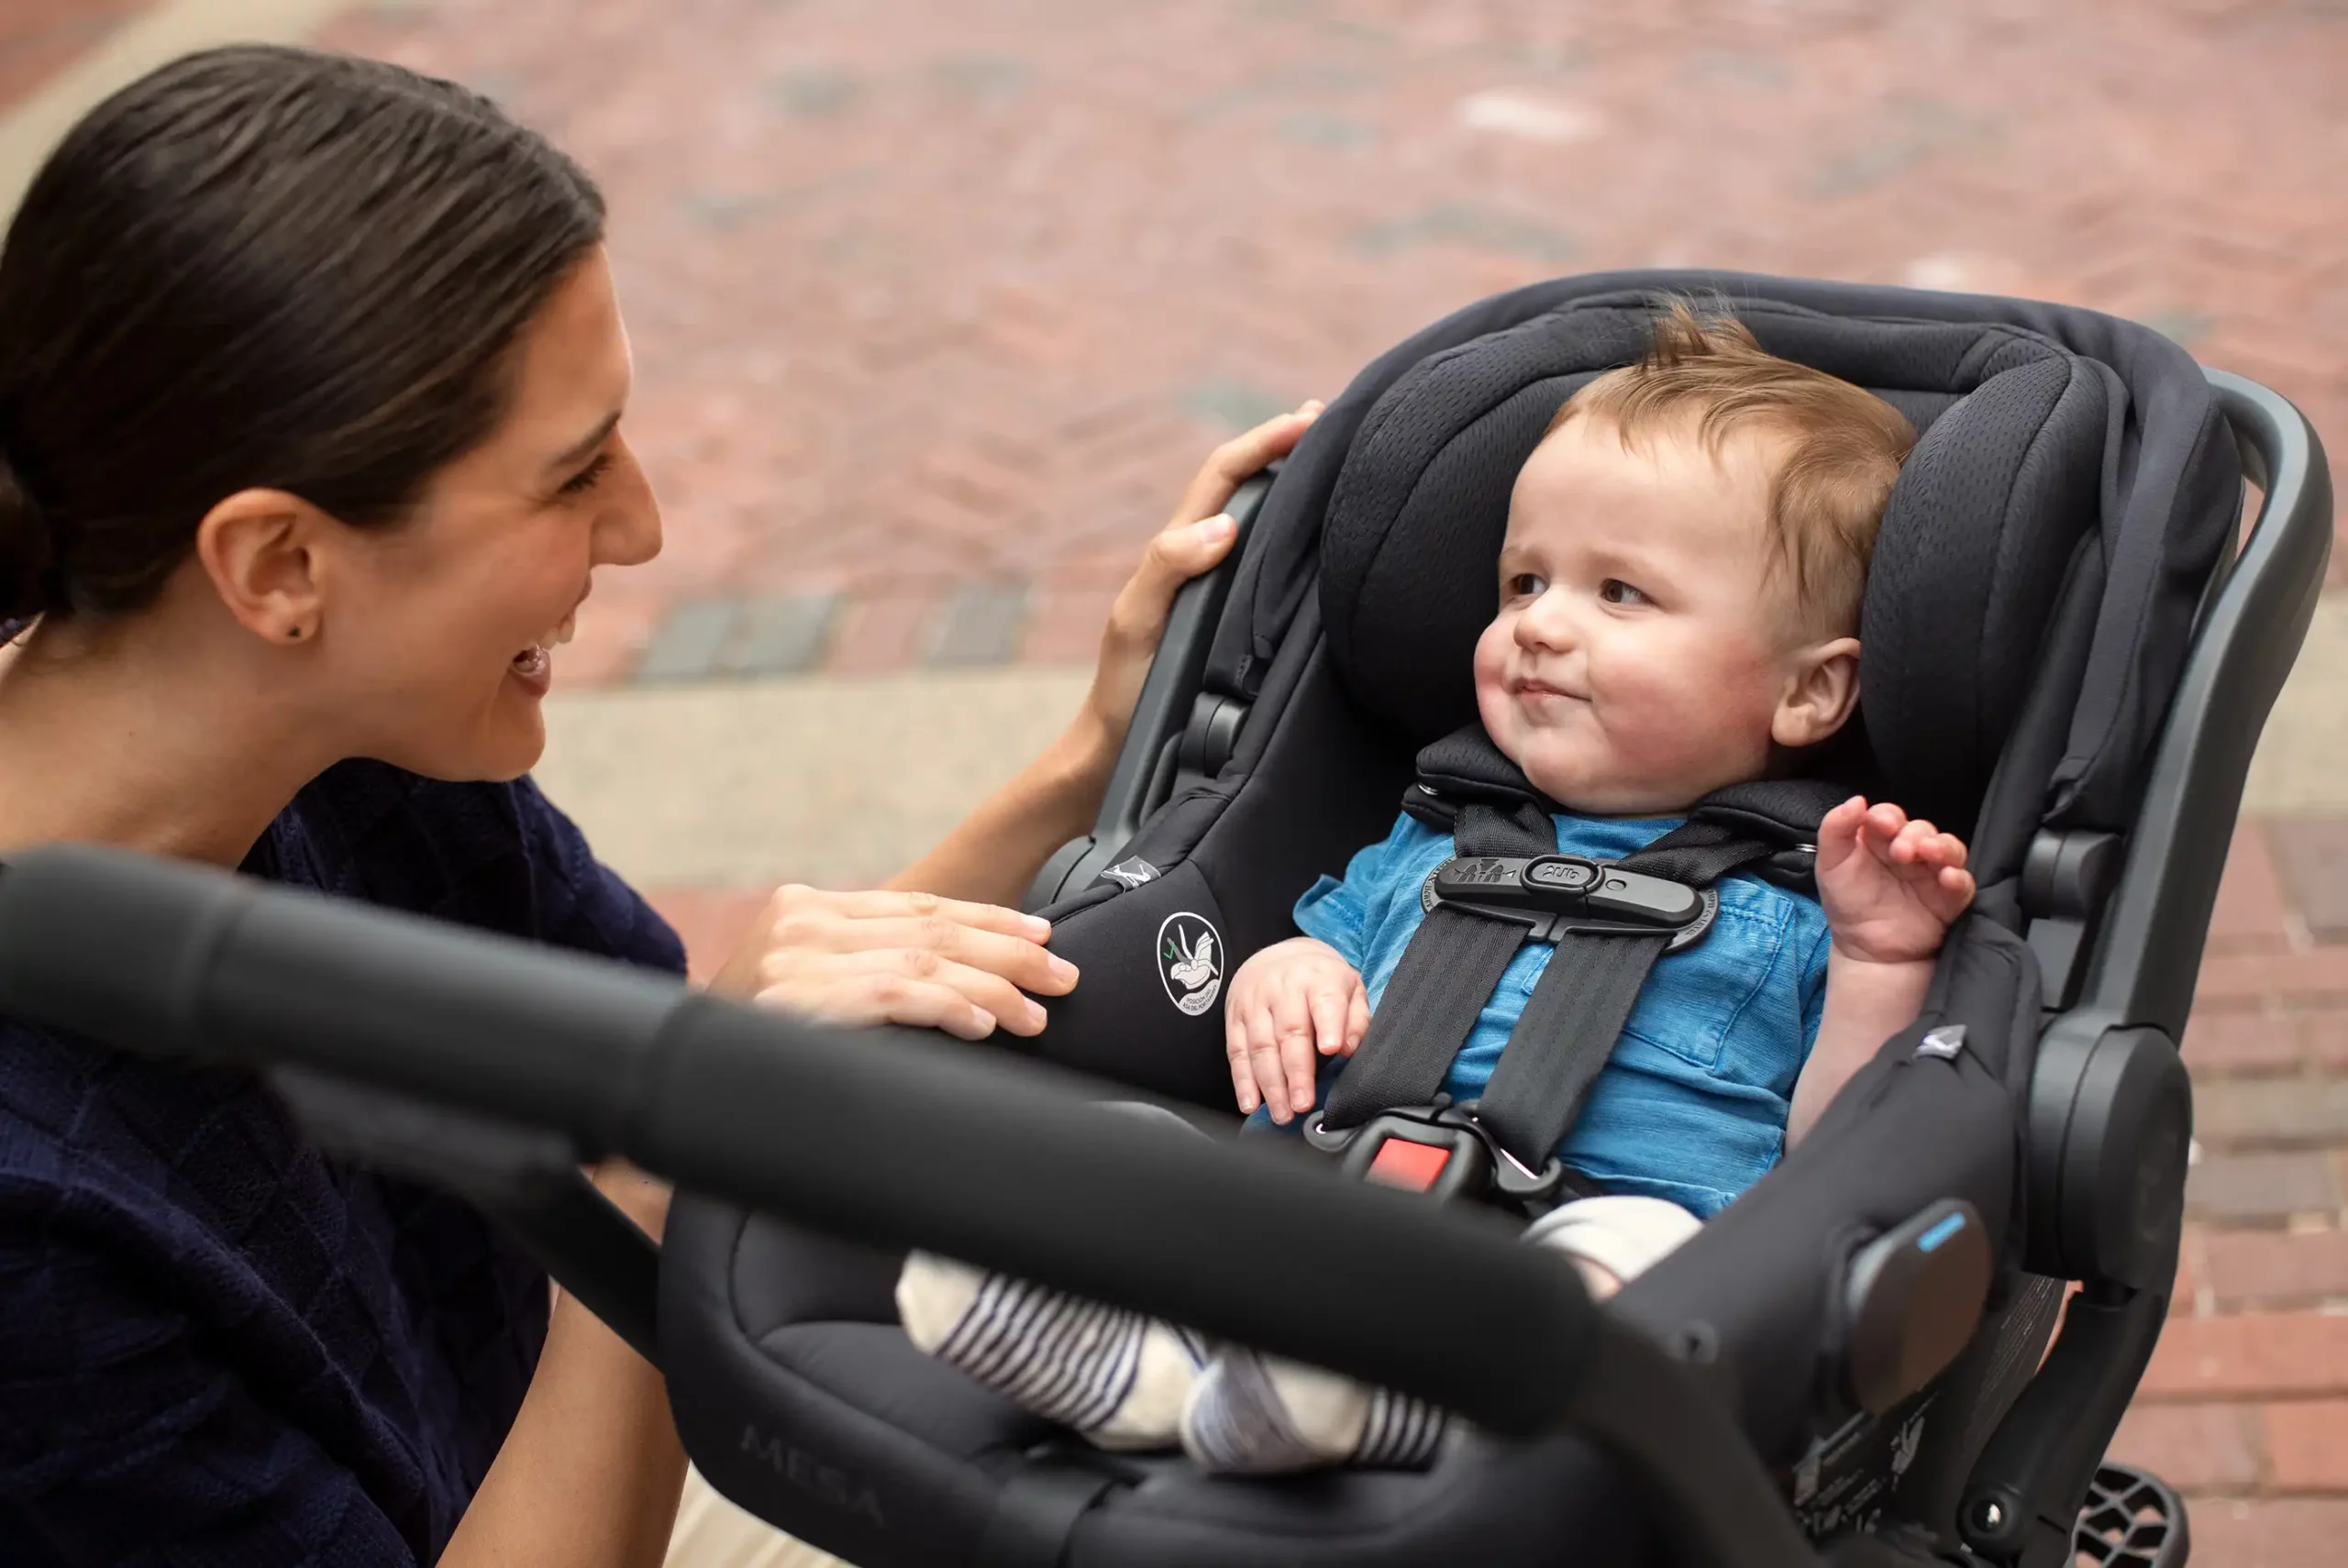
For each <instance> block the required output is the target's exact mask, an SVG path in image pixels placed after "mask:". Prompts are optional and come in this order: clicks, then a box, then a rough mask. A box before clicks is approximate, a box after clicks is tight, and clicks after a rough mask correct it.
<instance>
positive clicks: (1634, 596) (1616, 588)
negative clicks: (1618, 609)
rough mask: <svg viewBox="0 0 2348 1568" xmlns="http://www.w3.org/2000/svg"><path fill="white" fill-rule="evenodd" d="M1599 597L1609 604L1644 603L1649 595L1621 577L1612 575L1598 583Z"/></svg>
mask: <svg viewBox="0 0 2348 1568" xmlns="http://www.w3.org/2000/svg"><path fill="white" fill-rule="evenodd" d="M1598 597H1600V599H1603V600H1604V601H1606V602H1607V603H1609V604H1644V603H1645V602H1647V596H1646V595H1645V594H1644V593H1641V592H1640V591H1638V590H1637V589H1635V588H1633V587H1632V586H1631V585H1630V584H1629V583H1627V582H1624V581H1623V580H1622V579H1621V578H1619V577H1610V578H1608V579H1607V580H1605V581H1603V582H1601V583H1600V584H1599V585H1598Z"/></svg>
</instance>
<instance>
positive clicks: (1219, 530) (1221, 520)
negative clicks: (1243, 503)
mask: <svg viewBox="0 0 2348 1568" xmlns="http://www.w3.org/2000/svg"><path fill="white" fill-rule="evenodd" d="M1237 526H1238V525H1237V524H1235V523H1234V522H1232V520H1231V513H1228V512H1218V513H1215V514H1214V515H1213V516H1212V517H1205V518H1202V519H1200V521H1199V523H1198V525H1197V527H1198V530H1199V532H1200V533H1201V534H1202V535H1203V536H1205V537H1207V538H1210V539H1220V538H1222V537H1223V536H1224V535H1225V534H1228V533H1230V532H1231V530H1232V529H1234V528H1235V527H1237Z"/></svg>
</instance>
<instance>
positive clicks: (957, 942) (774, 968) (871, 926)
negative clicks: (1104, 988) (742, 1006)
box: [710, 883, 1076, 1040]
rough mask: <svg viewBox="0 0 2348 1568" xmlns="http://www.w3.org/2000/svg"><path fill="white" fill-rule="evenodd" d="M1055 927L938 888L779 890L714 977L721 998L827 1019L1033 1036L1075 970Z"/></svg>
mask: <svg viewBox="0 0 2348 1568" xmlns="http://www.w3.org/2000/svg"><path fill="white" fill-rule="evenodd" d="M1051 933H1052V928H1051V925H1050V922H1047V921H1042V920H1038V919H1036V917H1035V916H1034V915H1025V914H1021V913H1020V912H1019V911H1016V910H1007V909H1002V908H999V907H997V906H995V905H993V904H978V903H965V902H963V901H961V900H957V899H944V898H939V897H937V896H936V894H934V893H920V892H909V891H892V890H887V889H882V890H877V891H871V892H857V893H835V892H827V891H825V890H824V889H820V888H807V887H802V886H799V885H798V884H796V883H793V884H792V885H791V886H789V887H784V888H779V889H776V890H775V894H774V897H773V898H771V899H770V900H767V904H766V907H765V909H763V910H762V911H759V918H758V919H757V920H756V921H754V922H751V927H750V930H749V931H748V933H746V934H745V935H744V937H743V938H742V940H741V942H740V943H739V944H737V946H736V948H735V950H734V955H733V957H731V958H730V959H728V960H727V961H726V963H725V967H724V968H722V969H720V970H719V971H718V972H717V975H716V976H715V977H714V978H713V979H712V980H711V981H710V988H711V989H712V990H714V991H718V992H721V993H723V994H725V995H729V996H734V997H737V998H741V999H748V1000H755V1001H759V1002H762V1003H765V1004H767V1005H769V1006H772V1007H780V1008H788V1009H790V1010H792V1011H793V1012H799V1013H804V1014H806V1015H808V1016H809V1017H811V1018H819V1019H822V1020H824V1021H826V1022H829V1023H845V1024H872V1023H903V1024H910V1025H913V1026H914V1027H917V1028H924V1029H942V1030H944V1031H946V1032H947V1033H949V1034H955V1035H958V1036H960V1037H961V1038H962V1039H965V1040H982V1039H984V1038H986V1036H988V1035H989V1034H991V1033H993V1032H994V1031H995V1030H996V1029H997V1028H998V1027H1000V1028H1002V1029H1007V1030H1009V1031H1010V1032H1012V1033H1013V1034H1036V1033H1039V1032H1042V1030H1043V1027H1044V1010H1043V1008H1042V1007H1040V1006H1039V1005H1037V1004H1036V1002H1034V1001H1032V1000H1030V999H1028V998H1027V997H1025V996H1023V995H1022V994H1021V992H1023V991H1032V992H1035V993H1036V994H1037V995H1040V996H1047V997H1058V996H1066V995H1067V994H1068V993H1069V991H1071V990H1073V989H1074V988H1075V987H1076V966H1075V965H1073V964H1070V963H1069V961H1068V960H1067V959H1065V958H1060V957H1058V956H1056V955H1053V954H1051V953H1048V952H1047V951H1046V950H1045V947H1044V944H1045V942H1046V940H1047V939H1048V938H1049V937H1050V935H1051Z"/></svg>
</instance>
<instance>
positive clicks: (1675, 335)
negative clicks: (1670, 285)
mask: <svg viewBox="0 0 2348 1568" xmlns="http://www.w3.org/2000/svg"><path fill="white" fill-rule="evenodd" d="M1653 331H1654V336H1653V338H1652V340H1651V342H1650V344H1649V346H1648V348H1647V351H1646V354H1645V357H1644V358H1643V359H1640V360H1639V362H1638V363H1637V364H1634V365H1624V366H1623V367H1621V368H1619V369H1617V370H1609V371H1607V372H1606V373H1605V374H1604V375H1602V376H1600V377H1599V378H1598V379H1597V380H1596V381H1591V382H1590V383H1589V385H1587V386H1585V387H1583V388H1582V389H1581V390H1580V391H1579V392H1576V393H1574V395H1573V396H1572V397H1570V398H1568V399H1567V400H1566V405H1565V406H1564V407H1563V408H1560V409H1559V410H1557V416H1556V418H1555V419H1553V420H1551V421H1550V423H1549V428H1550V429H1551V430H1555V429H1556V428H1557V427H1558V426H1559V425H1563V424H1565V423H1566V422H1567V420H1569V419H1572V418H1573V417H1574V416H1575V415H1577V414H1596V415H1599V416H1600V417H1602V418H1605V419H1607V420H1609V421H1611V423H1612V424H1613V425H1614V426H1615V428H1616V429H1617V430H1618V431H1620V432H1621V434H1622V436H1623V441H1624V442H1625V443H1629V442H1632V441H1635V440H1637V439H1639V438H1640V437H1641V436H1644V435H1645V434H1646V433H1647V432H1648V431H1649V430H1651V429H1653V428H1654V427H1655V426H1656V425H1665V424H1668V423H1670V422H1673V421H1676V420H1683V419H1684V420H1689V421H1691V422H1692V425H1693V430H1694V434H1695V436H1696V438H1697V439H1698V440H1699V441H1701V442H1703V443H1704V444H1705V445H1706V446H1707V447H1711V448H1712V449H1713V450H1715V451H1717V450H1718V449H1719V446H1720V443H1721V442H1722V440H1723V439H1725V438H1726V437H1727V436H1728V435H1729V434H1730V433H1731V432H1733V431H1735V430H1739V429H1748V428H1752V427H1755V426H1759V427H1760V428H1762V429H1765V430H1767V431H1768V432H1770V433H1771V434H1773V435H1777V436H1782V437H1784V438H1785V439H1786V441H1787V443H1788V446H1787V450H1786V453H1785V456H1784V459H1783V461H1781V462H1780V463H1779V464H1778V469H1777V471H1776V473H1774V474H1773V475H1771V476H1770V481H1769V528H1770V535H1771V540H1770V542H1771V545H1772V547H1773V552H1772V557H1771V559H1772V560H1773V562H1775V563H1778V564H1780V565H1782V567H1783V568H1784V569H1785V570H1786V572H1787V575H1788V577H1789V579H1790V587H1791V589H1792V592H1793V601H1794V604H1795V606H1796V607H1797V609H1798V610H1799V611H1800V619H1801V621H1802V622H1803V623H1804V624H1806V625H1808V626H1810V627H1812V628H1814V629H1817V630H1822V631H1825V632H1829V633H1832V634H1833V635H1849V634H1851V633H1853V632H1855V631H1857V630H1858V624H1859V599H1860V595H1861V593H1862V592H1863V591H1865V589H1866V575H1867V562H1868V560H1869V558H1871V557H1872V556H1873V555H1874V553H1875V536H1876V530H1877V526H1878V525H1880V524H1881V523H1882V522H1883V509H1884V507H1885V505H1886V504H1887V503H1888V502H1889V501H1890V499H1891V485H1892V481H1893V480H1897V479H1898V478H1899V467H1900V465H1901V464H1902V463H1904V462H1906V461H1907V459H1908V453H1909V450H1910V449H1911V447H1914V446H1915V444H1916V432H1915V431H1914V429H1913V428H1911V426H1910V425H1909V423H1908V421H1907V419H1906V417H1905V416H1903V415H1902V414H1900V412H1899V410H1898V409H1896V408H1894V407H1892V406H1891V405H1890V404H1889V403H1886V402H1884V401H1883V400H1882V399H1881V398H1879V397H1877V396H1876V395H1875V394H1874V393H1873V392H1867V391H1866V390H1865V389H1863V388H1860V387H1856V386H1854V385H1852V384H1851V383H1850V382H1849V381H1844V380H1842V379H1841V378H1839V377H1835V376H1830V375H1828V374H1827V373H1826V372H1825V371H1823V370H1812V369H1811V367H1809V366H1808V365H1798V364H1796V363H1794V362H1793V361H1792V360H1790V359H1779V358H1778V357H1777V356H1776V355H1775V354H1772V353H1770V352H1768V351H1767V349H1765V348H1762V347H1761V345H1760V344H1759V343H1758V342H1756V341H1755V338H1754V337H1753V332H1752V329H1751V328H1749V327H1747V326H1745V325H1744V323H1743V322H1741V321H1739V320H1737V319H1736V317H1735V316H1733V315H1730V314H1728V311H1727V309H1726V307H1725V306H1724V305H1721V306H1713V305H1710V304H1707V305H1705V306H1704V307H1702V308H1699V307H1698V306H1697V305H1695V304H1691V303H1690V302H1689V301H1687V300H1685V299H1677V298H1674V299H1666V300H1663V301H1660V302H1658V304H1657V307H1656V315H1655V321H1654V326H1653Z"/></svg>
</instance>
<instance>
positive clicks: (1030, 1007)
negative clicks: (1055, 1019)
mask: <svg viewBox="0 0 2348 1568" xmlns="http://www.w3.org/2000/svg"><path fill="white" fill-rule="evenodd" d="M1044 1018H1045V1013H1044V1010H1043V1009H1042V1008H1041V1007H1039V1006H1037V1005H1036V1003H1034V1002H1032V1001H1031V1002H1029V1003H1028V1004H1027V1027H1028V1028H1030V1029H1036V1030H1040V1029H1042V1028H1043V1027H1044Z"/></svg>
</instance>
